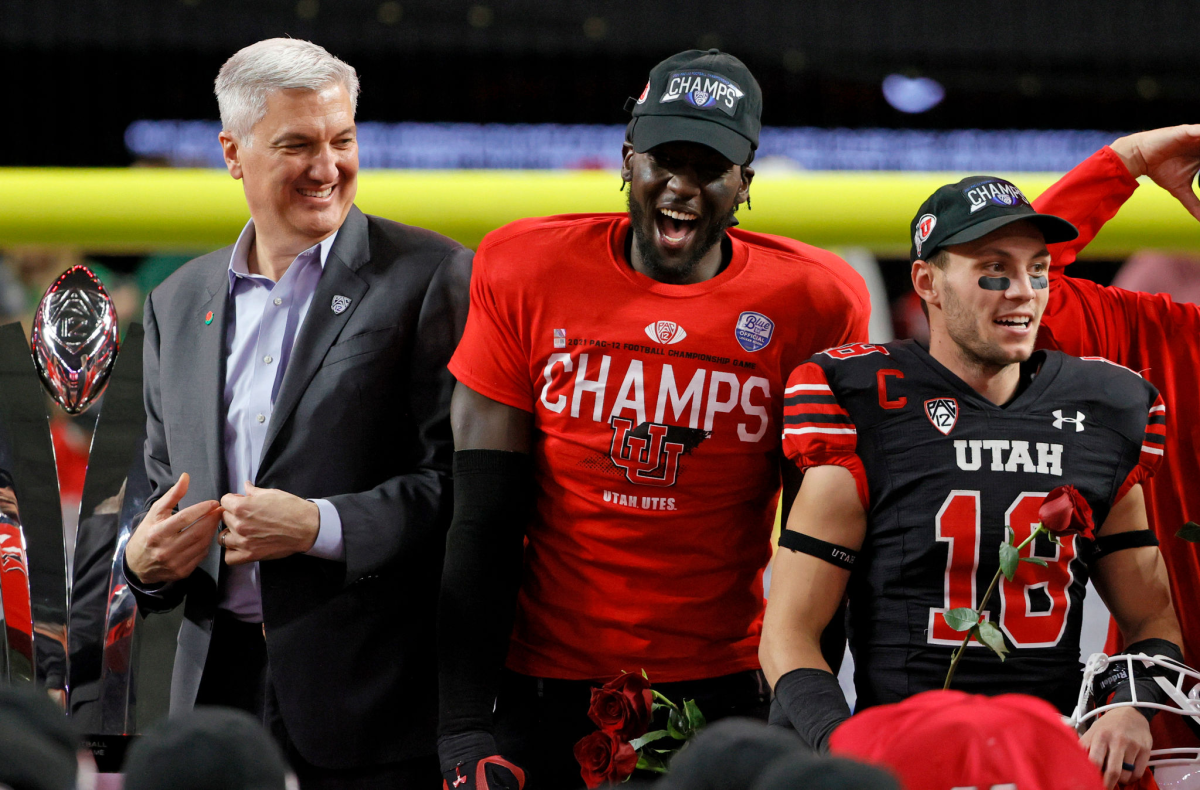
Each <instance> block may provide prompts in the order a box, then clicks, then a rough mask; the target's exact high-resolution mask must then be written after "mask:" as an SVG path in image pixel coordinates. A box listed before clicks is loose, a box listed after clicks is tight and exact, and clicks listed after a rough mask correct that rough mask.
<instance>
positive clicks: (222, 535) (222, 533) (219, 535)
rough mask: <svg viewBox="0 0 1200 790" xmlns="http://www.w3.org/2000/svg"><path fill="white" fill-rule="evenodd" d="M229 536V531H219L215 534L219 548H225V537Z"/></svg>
mask: <svg viewBox="0 0 1200 790" xmlns="http://www.w3.org/2000/svg"><path fill="white" fill-rule="evenodd" d="M227 534H229V530H225V529H223V530H221V531H220V532H219V533H217V543H220V544H221V548H225V536H226V535H227Z"/></svg>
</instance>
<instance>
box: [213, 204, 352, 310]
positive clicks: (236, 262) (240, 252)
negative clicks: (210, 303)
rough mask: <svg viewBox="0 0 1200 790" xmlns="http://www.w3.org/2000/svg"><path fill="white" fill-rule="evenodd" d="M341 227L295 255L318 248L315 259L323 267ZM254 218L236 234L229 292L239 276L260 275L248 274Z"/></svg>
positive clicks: (309, 253) (230, 266)
mask: <svg viewBox="0 0 1200 790" xmlns="http://www.w3.org/2000/svg"><path fill="white" fill-rule="evenodd" d="M340 231H341V228H338V229H337V230H335V231H334V232H333V233H332V234H331V235H330V236H329V238H327V239H325V240H324V241H321V242H318V243H316V244H314V245H313V246H311V247H309V248H308V249H307V250H305V251H304V252H302V253H300V254H299V255H297V256H296V258H297V259H300V258H302V257H304V256H306V255H311V254H312V253H313V251H314V250H318V249H319V250H320V257H319V258H318V259H317V260H318V262H319V263H320V265H321V269H322V270H324V268H325V261H327V260H329V251H330V250H331V249H333V240H334V239H336V238H337V235H338V233H339V232H340ZM254 232H255V231H254V219H253V218H251V219H249V220H248V221H247V222H246V226H245V227H244V228H242V232H241V233H240V234H238V240H237V243H236V244H234V245H233V254H232V255H231V256H229V292H230V293H233V286H234V285H235V284H236V283H237V278H239V277H258V276H261V275H254V274H250V247H251V246H252V245H253V244H254Z"/></svg>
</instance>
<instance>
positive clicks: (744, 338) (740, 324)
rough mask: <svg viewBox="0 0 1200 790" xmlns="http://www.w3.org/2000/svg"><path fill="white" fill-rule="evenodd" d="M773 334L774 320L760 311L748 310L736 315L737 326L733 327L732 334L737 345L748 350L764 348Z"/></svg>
mask: <svg viewBox="0 0 1200 790" xmlns="http://www.w3.org/2000/svg"><path fill="white" fill-rule="evenodd" d="M773 334H775V322H774V321H772V320H771V319H770V318H767V317H766V316H765V315H763V314H762V313H754V312H750V311H747V312H745V313H742V314H741V315H739V316H738V320H737V326H736V327H734V329H733V336H734V337H736V338H737V342H738V345H740V346H741V347H742V348H744V349H746V350H747V351H750V352H754V351H761V350H763V349H764V348H766V347H767V344H768V343H770V342H771V335H773Z"/></svg>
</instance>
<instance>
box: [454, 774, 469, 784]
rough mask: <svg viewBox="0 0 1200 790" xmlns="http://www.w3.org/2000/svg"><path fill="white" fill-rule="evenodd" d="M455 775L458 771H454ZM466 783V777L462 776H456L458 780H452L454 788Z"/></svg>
mask: <svg viewBox="0 0 1200 790" xmlns="http://www.w3.org/2000/svg"><path fill="white" fill-rule="evenodd" d="M455 773H458V771H457V770H455ZM466 783H467V777H465V776H463V775H462V774H458V778H457V779H455V780H454V786H455V787H458V786H459V785H465V784H466Z"/></svg>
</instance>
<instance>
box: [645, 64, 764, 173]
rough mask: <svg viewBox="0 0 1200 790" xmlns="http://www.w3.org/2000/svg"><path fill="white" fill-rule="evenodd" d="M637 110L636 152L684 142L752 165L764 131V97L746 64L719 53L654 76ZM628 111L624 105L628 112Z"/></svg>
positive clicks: (660, 67)
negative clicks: (761, 131) (760, 133)
mask: <svg viewBox="0 0 1200 790" xmlns="http://www.w3.org/2000/svg"><path fill="white" fill-rule="evenodd" d="M630 105H632V110H633V124H632V130H631V141H632V143H633V150H635V151H637V152H638V153H645V152H646V151H649V150H650V149H651V148H653V147H654V146H656V145H661V144H662V143H671V142H676V141H686V142H692V143H700V144H702V145H707V146H708V147H709V148H713V149H715V150H716V151H717V152H719V153H720V154H721V155H722V156H724V157H725V158H726V159H728V160H729V161H730V162H733V163H734V164H738V165H744V164H749V162H750V160H751V159H752V158H753V154H754V149H756V148H758V133H759V131H760V130H761V129H762V91H761V90H760V89H759V87H758V81H757V80H755V79H754V75H753V74H751V73H750V69H748V68H746V64H744V63H742V62H741V61H740V60H738V59H737V58H735V57H734V56H733V55H730V54H727V53H725V52H721V51H720V50H718V49H710V50H708V51H704V50H699V49H689V50H688V51H687V52H680V53H679V54H678V55H672V56H671V57H669V58H667V59H666V60H664V61H663V62H662V63H659V64H658V65H657V66H655V67H654V68H652V69H651V70H650V81H649V82H647V83H646V87H645V88H644V89H643V90H642V95H641V96H639V97H638V98H637V99H630ZM630 105H626V106H627V107H629V106H630Z"/></svg>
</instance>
